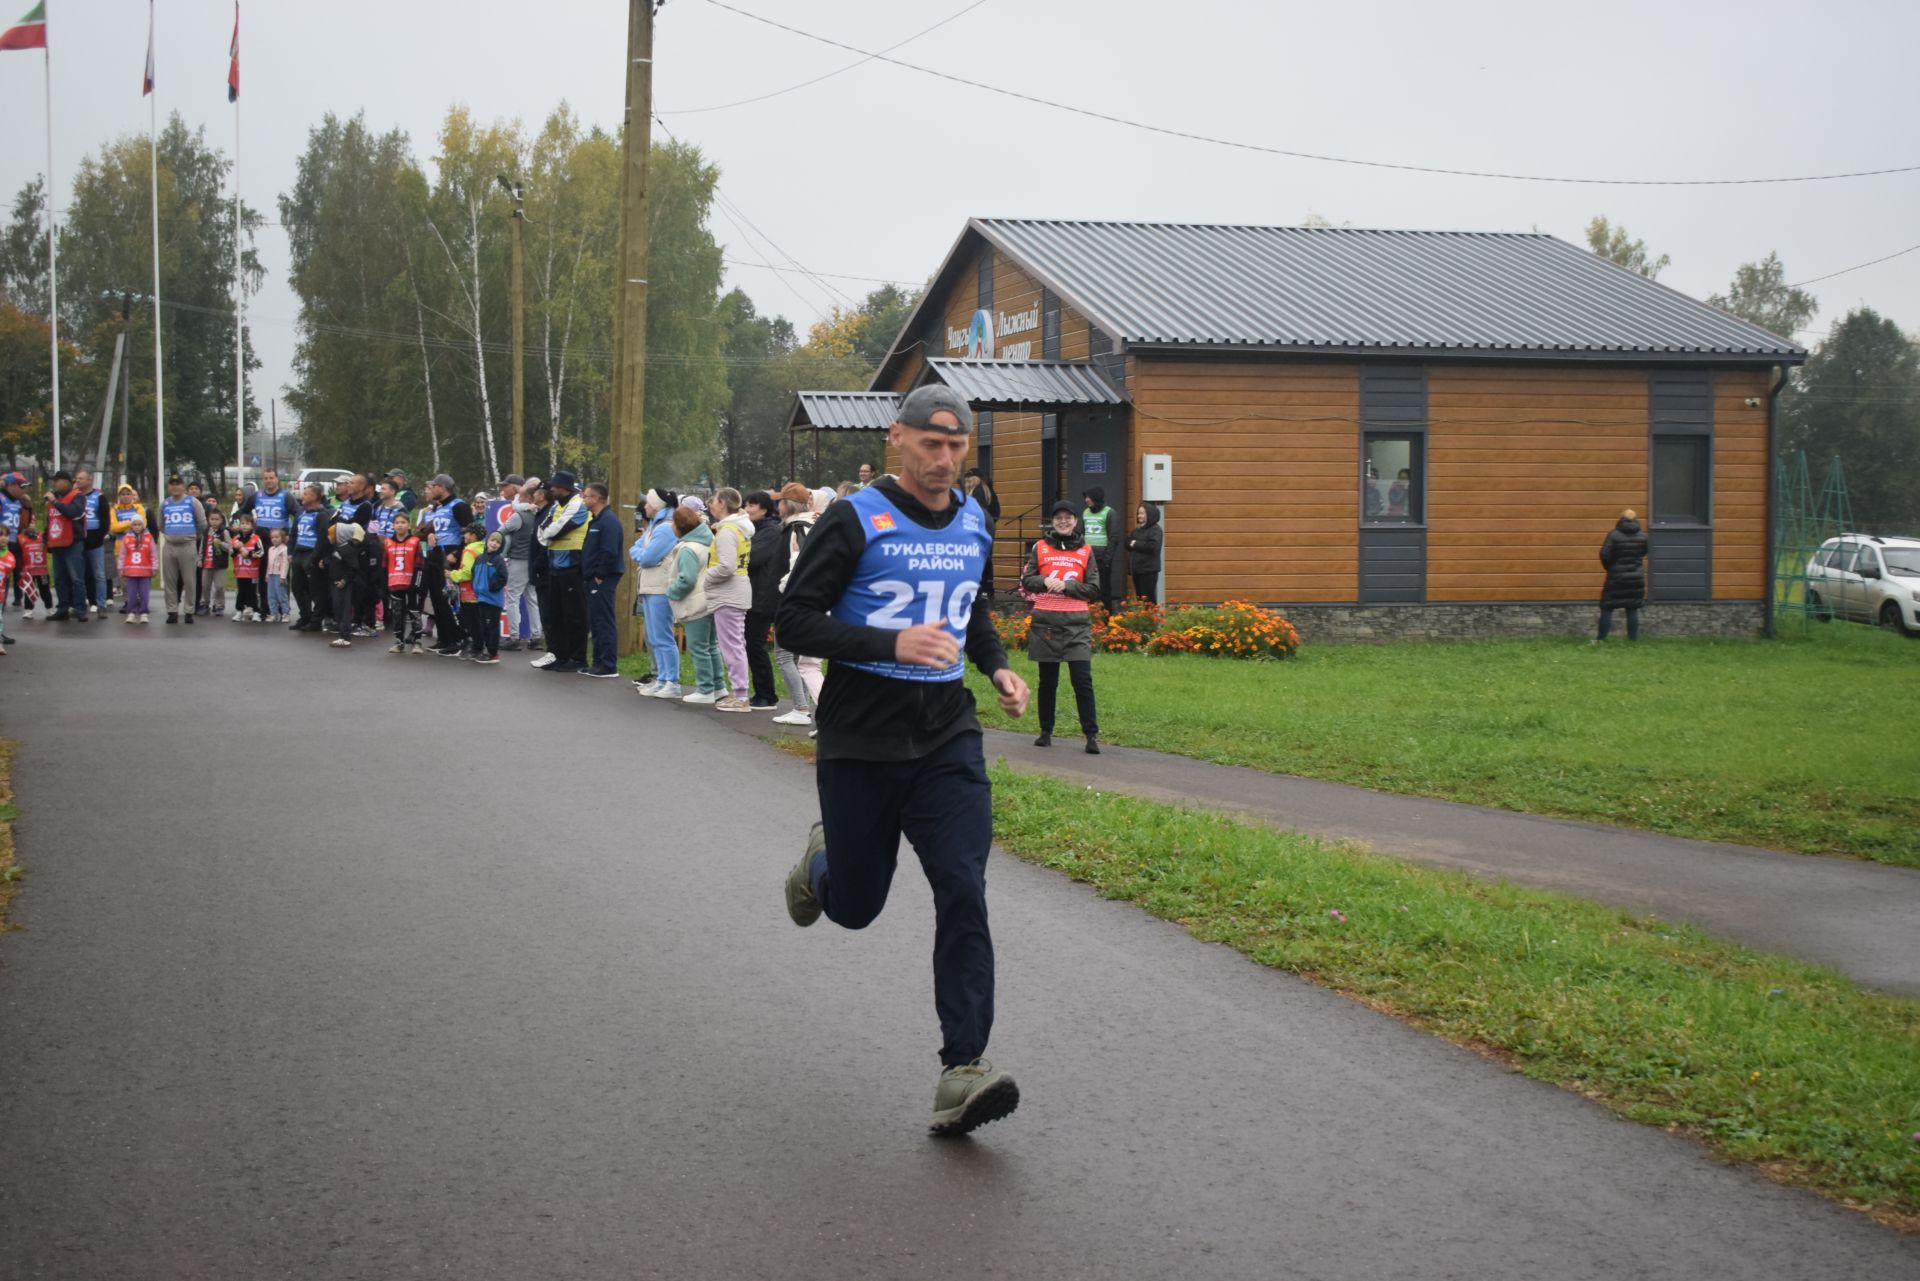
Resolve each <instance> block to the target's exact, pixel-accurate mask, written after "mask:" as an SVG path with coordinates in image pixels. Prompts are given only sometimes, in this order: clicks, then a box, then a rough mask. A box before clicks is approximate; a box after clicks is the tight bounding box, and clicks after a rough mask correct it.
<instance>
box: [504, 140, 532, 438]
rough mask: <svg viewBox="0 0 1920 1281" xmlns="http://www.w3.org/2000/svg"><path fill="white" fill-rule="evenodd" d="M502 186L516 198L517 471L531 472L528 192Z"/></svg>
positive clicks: (514, 183) (515, 184) (510, 184)
mask: <svg viewBox="0 0 1920 1281" xmlns="http://www.w3.org/2000/svg"><path fill="white" fill-rule="evenodd" d="M500 185H501V186H502V187H505V188H506V191H507V194H508V195H509V196H511V197H513V470H514V472H515V473H517V474H518V475H521V476H524V475H526V474H527V276H526V256H525V253H524V251H523V249H522V248H521V239H520V238H521V228H523V227H524V226H525V225H526V221H527V214H526V207H525V206H524V205H522V204H521V202H520V198H521V196H522V195H523V194H524V193H525V188H523V187H522V186H521V185H520V183H519V181H518V180H517V179H516V180H514V181H512V182H509V181H507V179H506V178H505V177H504V176H503V177H502V178H501V179H500Z"/></svg>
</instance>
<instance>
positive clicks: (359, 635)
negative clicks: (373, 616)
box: [347, 626, 373, 640]
mask: <svg viewBox="0 0 1920 1281" xmlns="http://www.w3.org/2000/svg"><path fill="white" fill-rule="evenodd" d="M347 634H348V635H349V636H351V637H353V638H354V639H355V640H365V639H367V638H368V637H369V636H371V635H373V628H371V627H358V626H356V627H355V628H354V629H353V630H352V631H351V632H349V633H347Z"/></svg>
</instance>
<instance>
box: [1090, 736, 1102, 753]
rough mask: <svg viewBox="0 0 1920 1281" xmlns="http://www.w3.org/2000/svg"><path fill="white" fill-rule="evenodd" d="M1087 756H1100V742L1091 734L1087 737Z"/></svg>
mask: <svg viewBox="0 0 1920 1281" xmlns="http://www.w3.org/2000/svg"><path fill="white" fill-rule="evenodd" d="M1087 755H1088V756H1098V755H1100V740H1099V739H1097V738H1095V737H1094V736H1093V735H1091V734H1089V735H1087Z"/></svg>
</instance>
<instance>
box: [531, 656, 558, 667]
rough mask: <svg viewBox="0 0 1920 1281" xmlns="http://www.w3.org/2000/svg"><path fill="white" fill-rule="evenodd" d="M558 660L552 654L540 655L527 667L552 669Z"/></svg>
mask: <svg viewBox="0 0 1920 1281" xmlns="http://www.w3.org/2000/svg"><path fill="white" fill-rule="evenodd" d="M559 661H560V660H559V659H558V658H557V657H555V656H554V655H552V654H542V655H540V657H538V658H536V659H534V660H533V661H531V662H530V663H528V664H527V666H529V667H552V666H553V665H554V664H555V663H557V662H559Z"/></svg>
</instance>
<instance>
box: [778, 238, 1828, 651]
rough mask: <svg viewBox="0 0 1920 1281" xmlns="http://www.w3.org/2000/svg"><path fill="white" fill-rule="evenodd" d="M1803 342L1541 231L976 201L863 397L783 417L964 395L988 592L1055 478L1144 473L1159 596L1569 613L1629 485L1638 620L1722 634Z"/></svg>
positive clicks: (1560, 620) (1125, 491)
mask: <svg viewBox="0 0 1920 1281" xmlns="http://www.w3.org/2000/svg"><path fill="white" fill-rule="evenodd" d="M1805 358H1806V353H1805V352H1804V351H1803V350H1802V349H1800V348H1798V347H1795V346H1794V345H1793V344H1792V343H1791V342H1789V341H1787V340H1786V339H1784V338H1781V337H1780V336H1778V335H1775V334H1771V333H1768V332H1767V331H1765V330H1763V329H1760V328H1758V327H1756V326H1753V325H1750V324H1747V323H1746V322H1744V321H1741V320H1738V319H1735V318H1734V317H1732V316H1730V315H1728V314H1726V313H1725V312H1722V311H1720V310H1718V309H1716V308H1713V307H1709V306H1707V305H1706V304H1704V303H1701V302H1698V301H1696V300H1694V299H1692V298H1688V297H1686V296H1684V295H1682V294H1680V293H1677V292H1675V291H1674V290H1672V289H1669V288H1667V287H1666V286H1663V285H1660V284H1657V283H1655V282H1653V281H1650V280H1646V279H1643V278H1642V277H1640V276H1637V275H1634V274H1632V273H1631V272H1627V271H1623V270H1621V269H1620V268H1617V267H1615V266H1613V265H1612V264H1610V263H1607V262H1605V261H1604V260H1602V259H1599V258H1596V257H1595V256H1594V255H1592V254H1590V253H1587V252H1585V251H1584V250H1580V249H1576V248H1574V247H1573V246H1571V245H1568V244H1566V243H1564V242H1562V241H1559V240H1555V239H1553V238H1552V237H1550V236H1545V235H1537V234H1536V235H1520V234H1473V233H1424V232H1397V231H1355V230H1347V229H1334V228H1294V227H1229V226H1205V225H1168V224H1141V223H1090V222H1043V221H1021V220H1001V219H974V220H973V221H971V222H969V223H968V224H967V227H966V230H965V231H964V232H963V233H962V234H961V236H960V238H959V240H958V241H957V242H956V243H955V245H954V247H953V249H952V251H951V252H950V253H949V254H948V255H947V258H946V260H945V262H943V263H942V264H941V266H940V269H939V271H938V273H937V274H936V275H935V277H934V279H933V282H932V285H931V287H930V288H929V290H928V293H927V295H926V297H925V299H924V300H923V301H922V303H921V305H920V307H919V309H918V310H917V311H916V312H915V314H914V315H913V317H912V318H911V319H910V320H909V322H908V323H907V326H906V328H905V329H904V330H903V331H902V333H901V334H900V336H899V338H898V339H897V340H896V341H895V344H894V346H893V348H892V351H891V353H890V354H889V355H888V357H887V359H886V361H885V363H884V364H883V365H882V367H881V369H880V371H879V374H878V375H877V376H876V378H875V379H874V383H873V386H872V388H871V389H870V390H869V391H867V392H865V393H811V392H808V393H802V394H801V396H800V397H799V398H798V403H797V404H796V406H795V409H794V415H793V420H792V425H793V427H794V428H795V429H796V430H803V429H815V430H868V431H873V430H876V429H877V428H878V427H879V426H881V425H884V423H885V422H887V421H890V417H891V410H892V407H893V406H894V404H896V403H897V397H898V396H899V395H901V394H903V393H904V392H906V391H907V390H910V389H911V388H912V387H914V386H917V385H918V384H920V383H921V382H923V381H927V380H939V381H941V382H944V383H947V384H948V385H950V386H952V387H953V388H954V389H955V390H957V391H959V392H960V393H961V394H962V395H964V396H965V397H966V398H967V399H968V401H969V402H970V403H971V404H972V405H973V406H974V408H975V411H976V414H977V415H978V426H977V428H976V432H975V444H976V454H977V457H978V459H979V461H980V463H981V464H982V465H983V467H984V468H985V469H986V470H987V472H988V474H989V475H991V476H992V478H993V479H994V481H995V483H996V484H997V486H998V489H999V493H1000V499H1001V507H1002V516H1001V521H1000V527H999V539H1000V541H999V544H998V549H997V553H996V576H997V577H998V578H999V581H1001V582H1002V583H1004V582H1006V581H1008V580H1009V577H1010V576H1011V575H1012V574H1013V573H1014V572H1015V569H1016V565H1015V562H1016V559H1017V558H1018V556H1019V555H1020V551H1021V548H1022V547H1023V546H1024V545H1025V544H1026V543H1027V542H1028V541H1030V540H1031V539H1033V538H1035V537H1037V536H1038V535H1039V532H1040V528H1041V520H1042V517H1043V514H1044V512H1045V511H1046V509H1047V507H1048V506H1050V505H1051V504H1052V503H1053V501H1054V500H1055V499H1056V498H1059V497H1066V498H1068V499H1070V500H1072V501H1074V502H1075V503H1076V504H1077V503H1078V501H1079V498H1080V495H1081V494H1082V493H1083V492H1084V491H1085V490H1086V489H1087V488H1089V487H1090V486H1094V485H1099V486H1101V487H1103V488H1104V489H1105V491H1106V494H1107V499H1108V502H1109V503H1111V504H1112V506H1113V507H1114V508H1115V510H1116V512H1118V513H1121V514H1122V517H1123V522H1124V523H1123V528H1125V527H1129V526H1131V525H1132V523H1133V513H1134V509H1135V506H1136V504H1137V503H1138V502H1139V501H1140V500H1141V498H1142V497H1143V486H1148V487H1151V486H1162V487H1163V488H1158V489H1151V488H1150V489H1149V490H1148V492H1147V493H1146V494H1145V496H1146V497H1149V498H1154V497H1156V496H1157V497H1158V498H1159V499H1160V500H1161V503H1162V514H1163V519H1164V522H1165V526H1166V552H1165V564H1164V566H1163V572H1162V576H1161V584H1162V592H1163V595H1164V598H1165V599H1166V600H1167V601H1168V602H1169V603H1186V602H1216V601H1221V600H1226V599H1235V598H1238V599H1245V600H1256V601H1260V602H1262V603H1267V604H1275V605H1280V606H1282V607H1284V608H1285V609H1286V610H1287V611H1288V613H1289V614H1290V615H1291V616H1293V617H1294V618H1295V619H1296V620H1298V621H1301V622H1303V624H1304V625H1305V626H1306V628H1307V630H1308V632H1309V634H1310V635H1313V634H1318V635H1321V636H1324V637H1338V636H1355V637H1366V636H1378V637H1386V636H1396V635H1425V636H1471V635H1497V634H1515V633H1528V632H1539V633H1559V632H1569V631H1579V630H1584V629H1585V628H1586V627H1587V626H1589V625H1590V623H1591V605H1592V602H1594V601H1595V600H1596V599H1597V596H1598V593H1599V587H1600V577H1601V574H1600V566H1599V564H1598V561H1597V557H1596V554H1597V550H1598V548H1599V544H1600V540H1601V539H1602V537H1604V535H1605V534H1606V532H1607V530H1608V529H1610V528H1611V527H1612V525H1613V522H1614V520H1615V518H1616V517H1617V516H1618V515H1619V513H1620V512H1621V510H1622V509H1623V508H1629V507H1631V508H1633V509H1635V510H1636V511H1638V512H1640V513H1641V514H1642V519H1643V522H1644V523H1645V524H1646V525H1647V526H1648V530H1649V534H1650V538H1651V542H1652V548H1653V551H1652V558H1651V565H1650V577H1651V591H1652V602H1653V603H1654V604H1655V605H1657V606H1658V607H1659V608H1658V610H1657V612H1652V613H1650V615H1649V623H1650V624H1651V625H1653V626H1657V627H1658V628H1659V629H1660V630H1662V631H1666V632H1669V633H1672V632H1678V631H1692V632H1722V633H1729V634H1738V633H1752V632H1755V631H1758V630H1760V629H1761V627H1762V626H1763V625H1764V622H1765V614H1766V609H1767V604H1766V602H1767V600H1768V597H1769V575H1768V572H1767V565H1768V563H1769V555H1768V546H1769V532H1768V530H1769V520H1768V502H1769V492H1770V485H1769V481H1768V478H1769V476H1770V475H1771V471H1772V468H1771V441H1772V423H1773V414H1774V407H1775V397H1776V395H1777V392H1778V390H1779V388H1780V386H1781V385H1782V382H1783V379H1784V375H1785V367H1786V366H1788V365H1792V364H1797V363H1799V362H1801V361H1803V360H1804V359H1805ZM879 452H880V451H879V448H878V445H877V444H876V449H875V453H876V455H878V454H879ZM803 456H804V454H803Z"/></svg>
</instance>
